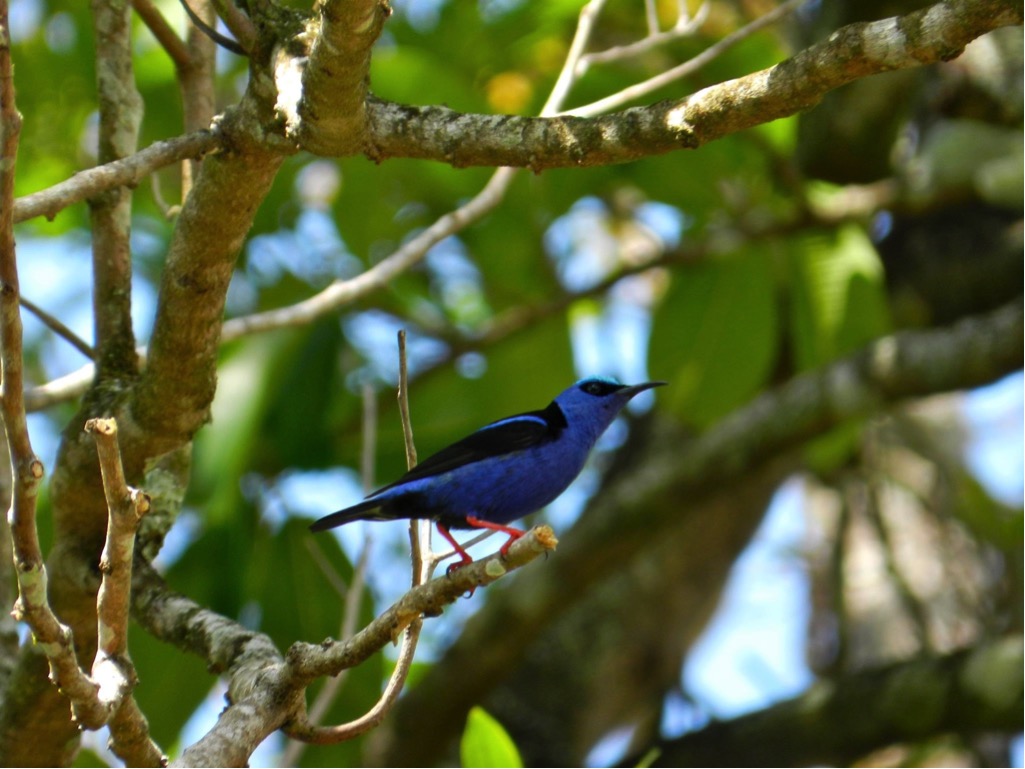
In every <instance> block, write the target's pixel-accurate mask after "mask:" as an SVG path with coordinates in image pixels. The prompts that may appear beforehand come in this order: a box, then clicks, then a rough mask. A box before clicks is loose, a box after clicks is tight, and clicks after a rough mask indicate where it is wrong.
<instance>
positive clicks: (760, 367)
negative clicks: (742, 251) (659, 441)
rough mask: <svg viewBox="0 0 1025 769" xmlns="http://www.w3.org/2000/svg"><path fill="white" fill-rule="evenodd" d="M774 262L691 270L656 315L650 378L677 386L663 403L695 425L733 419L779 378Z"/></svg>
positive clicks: (712, 264)
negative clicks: (774, 371)
mask: <svg viewBox="0 0 1025 769" xmlns="http://www.w3.org/2000/svg"><path fill="white" fill-rule="evenodd" d="M767 256H768V255H767V254H765V253H761V254H757V253H755V254H752V255H751V256H749V257H748V258H744V259H723V260H710V261H708V262H705V263H703V264H699V265H696V266H695V267H693V268H691V269H688V270H686V271H685V272H684V273H682V274H681V275H680V276H679V277H677V278H676V279H675V280H674V283H673V285H672V287H671V288H670V290H669V294H668V295H667V297H666V299H665V301H664V302H663V303H662V305H661V307H660V308H659V310H658V312H657V313H656V314H655V322H654V327H653V330H652V336H651V351H650V355H649V358H650V361H651V364H650V365H651V371H652V373H653V375H655V376H658V377H662V378H664V379H666V380H667V381H669V382H670V383H671V384H672V387H668V388H666V393H665V397H660V402H661V403H662V405H663V406H667V407H669V408H671V409H672V410H673V411H675V412H676V413H677V414H679V415H680V416H681V417H682V418H683V419H685V420H686V421H687V422H689V423H690V424H695V425H698V426H704V425H708V424H711V423H712V422H714V421H716V420H717V419H719V418H720V417H722V416H724V415H725V414H727V413H729V412H730V411H731V410H732V409H734V408H736V407H737V406H739V405H741V404H742V403H744V402H745V401H747V400H748V399H749V398H751V397H752V396H753V395H754V394H755V392H757V390H758V388H759V387H760V386H761V385H763V384H764V383H765V381H766V379H767V377H768V376H769V373H770V372H771V370H772V365H773V362H774V361H775V358H776V346H777V341H776V340H777V335H778V330H777V326H778V319H777V314H778V312H777V308H776V301H775V292H774V279H773V275H772V269H771V265H770V263H769V259H768V258H767ZM670 391H671V392H670Z"/></svg>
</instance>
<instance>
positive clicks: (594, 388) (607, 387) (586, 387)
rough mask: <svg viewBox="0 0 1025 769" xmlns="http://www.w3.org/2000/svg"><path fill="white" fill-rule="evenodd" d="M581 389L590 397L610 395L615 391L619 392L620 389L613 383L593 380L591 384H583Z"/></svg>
mask: <svg viewBox="0 0 1025 769" xmlns="http://www.w3.org/2000/svg"><path fill="white" fill-rule="evenodd" d="M580 389H581V390H583V391H584V392H585V393H587V394H588V395H608V394H609V393H610V392H612V391H613V390H617V389H619V388H618V387H617V386H616V385H614V384H612V383H611V382H601V381H598V380H591V381H590V382H585V383H584V384H582V385H581V386H580Z"/></svg>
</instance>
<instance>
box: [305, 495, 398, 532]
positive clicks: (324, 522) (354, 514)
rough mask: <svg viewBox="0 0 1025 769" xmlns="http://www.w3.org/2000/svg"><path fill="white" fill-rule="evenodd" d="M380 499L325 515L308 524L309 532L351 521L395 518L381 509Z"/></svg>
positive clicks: (368, 500)
mask: <svg viewBox="0 0 1025 769" xmlns="http://www.w3.org/2000/svg"><path fill="white" fill-rule="evenodd" d="M382 506H383V501H382V500H380V499H364V500H363V501H362V502H360V503H359V504H357V505H353V506H352V507H347V508H345V509H344V510H339V511H338V512H336V513H331V514H330V515H325V516H324V517H323V518H321V519H319V520H317V521H314V522H313V523H312V524H310V531H325V530H327V529H333V528H335V527H336V526H342V525H344V524H346V523H352V522H353V521H390V520H392V519H393V518H394V517H395V516H393V515H388V514H387V513H386V512H385V511H384V509H383V507H382Z"/></svg>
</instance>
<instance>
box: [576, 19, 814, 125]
mask: <svg viewBox="0 0 1025 769" xmlns="http://www.w3.org/2000/svg"><path fill="white" fill-rule="evenodd" d="M805 2H806V0H787V2H785V3H783V4H782V5H779V6H777V7H775V8H773V9H772V10H771V11H769V12H768V13H767V14H765V15H764V16H761V17H759V18H757V19H755V20H754V21H752V22H751V23H750V24H747V25H745V26H743V27H741V28H740V29H738V30H736V31H735V32H732V33H730V34H729V35H727V36H726V37H724V38H723V39H722V40H720V41H719V42H717V43H715V44H714V45H710V46H709V47H708V48H706V49H705V50H704V51H702V52H701V53H699V54H698V55H697V56H695V57H694V58H693V59H690V60H689V61H685V62H683V64H680V65H678V66H676V67H673V68H672V69H668V70H666V71H665V72H661V73H659V74H658V75H655V76H654V77H651V78H648V79H647V80H644V81H643V82H640V83H637V84H635V85H632V86H629V87H628V88H624V89H623V90H621V91H619V92H617V93H614V94H612V95H611V96H606V97H605V98H604V99H598V100H597V101H593V102H591V103H590V104H585V105H583V106H581V107H574V108H573V109H570V110H566V111H565V112H563V113H562V114H564V115H576V116H578V117H593V116H595V115H600V114H602V113H605V112H608V111H609V110H613V109H617V108H619V107H622V106H623V105H624V104H627V103H628V102H631V101H634V100H635V99H640V98H641V97H643V96H647V95H648V94H650V93H653V92H654V91H657V90H658V89H659V88H662V87H664V86H667V85H669V84H670V83H673V82H675V81H677V80H679V79H681V78H684V77H686V76H687V75H690V74H692V73H694V72H697V71H698V70H699V69H701V68H702V67H703V66H705V65H706V64H708V63H709V62H710V61H712V60H713V59H715V58H716V57H717V56H720V55H721V54H723V53H724V52H725V51H727V50H729V49H730V48H732V47H733V46H735V45H736V44H737V43H739V42H741V41H742V40H746V39H747V38H749V37H750V36H751V35H753V34H754V33H755V32H758V31H759V30H761V29H764V28H765V27H767V26H769V25H770V24H774V23H775V22H777V21H779V20H780V19H782V18H783V17H784V16H786V15H787V14H789V13H792V12H794V11H796V10H797V8H798V7H799V6H801V5H803V4H804V3H805Z"/></svg>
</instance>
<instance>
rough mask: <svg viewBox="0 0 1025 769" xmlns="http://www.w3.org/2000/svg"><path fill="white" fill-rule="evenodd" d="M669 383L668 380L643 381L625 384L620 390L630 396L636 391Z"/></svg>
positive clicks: (639, 391) (640, 391)
mask: <svg viewBox="0 0 1025 769" xmlns="http://www.w3.org/2000/svg"><path fill="white" fill-rule="evenodd" d="M665 384H669V383H668V382H643V383H642V384H635V385H627V386H626V387H624V388H623V389H622V390H620V392H622V393H626V394H627V395H629V396H630V397H631V398H632V397H634V396H635V395H636V394H637V393H642V392H644V391H645V390H650V389H651V388H652V387H661V386H662V385H665Z"/></svg>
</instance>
